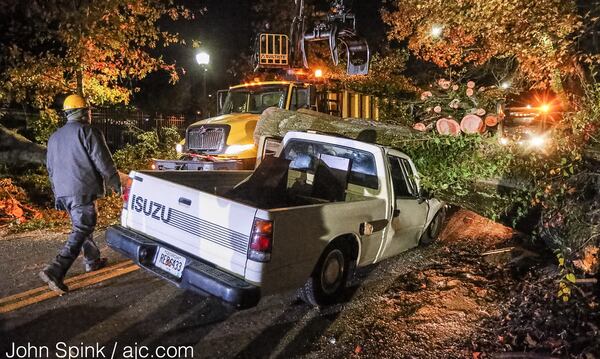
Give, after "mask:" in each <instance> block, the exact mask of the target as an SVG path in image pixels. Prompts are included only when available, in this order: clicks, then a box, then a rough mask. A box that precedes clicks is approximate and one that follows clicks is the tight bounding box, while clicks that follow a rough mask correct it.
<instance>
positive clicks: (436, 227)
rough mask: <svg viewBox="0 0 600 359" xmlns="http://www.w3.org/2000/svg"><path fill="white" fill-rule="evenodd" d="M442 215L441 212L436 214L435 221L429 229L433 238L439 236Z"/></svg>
mask: <svg viewBox="0 0 600 359" xmlns="http://www.w3.org/2000/svg"><path fill="white" fill-rule="evenodd" d="M441 219H442V216H441V214H439V213H438V214H436V216H435V217H434V218H433V221H432V223H431V227H430V230H429V236H430V237H432V238H435V237H437V235H438V234H439V231H440V227H441V225H442V220H441Z"/></svg>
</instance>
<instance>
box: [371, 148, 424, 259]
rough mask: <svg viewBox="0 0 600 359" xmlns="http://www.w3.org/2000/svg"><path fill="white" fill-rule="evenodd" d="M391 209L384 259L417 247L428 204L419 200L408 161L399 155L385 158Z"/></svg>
mask: <svg viewBox="0 0 600 359" xmlns="http://www.w3.org/2000/svg"><path fill="white" fill-rule="evenodd" d="M387 161H388V166H389V169H390V175H391V182H392V192H393V197H394V201H393V203H394V208H393V214H392V220H391V223H390V225H389V227H388V231H387V235H386V245H385V249H384V251H383V253H382V256H383V258H387V257H391V256H394V255H396V254H398V253H400V252H402V251H404V250H406V249H408V248H411V247H414V246H416V245H417V244H418V243H419V237H420V236H421V233H422V232H423V228H424V226H425V223H426V219H427V213H428V211H429V204H428V203H427V201H422V200H420V199H419V188H418V180H417V176H416V172H415V169H414V168H413V166H412V165H411V162H410V160H409V159H408V157H406V156H405V155H403V154H401V153H400V152H398V153H396V151H394V153H392V152H390V153H389V154H388V156H387Z"/></svg>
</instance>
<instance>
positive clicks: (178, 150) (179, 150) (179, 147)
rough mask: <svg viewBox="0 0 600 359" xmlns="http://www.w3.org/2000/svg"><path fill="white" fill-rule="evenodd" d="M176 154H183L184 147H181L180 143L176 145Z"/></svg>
mask: <svg viewBox="0 0 600 359" xmlns="http://www.w3.org/2000/svg"><path fill="white" fill-rule="evenodd" d="M175 152H177V153H181V152H183V146H182V145H181V143H178V144H176V145H175Z"/></svg>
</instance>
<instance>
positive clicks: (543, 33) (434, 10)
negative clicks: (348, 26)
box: [382, 0, 598, 87]
mask: <svg viewBox="0 0 600 359" xmlns="http://www.w3.org/2000/svg"><path fill="white" fill-rule="evenodd" d="M382 16H383V19H384V21H385V22H386V23H387V24H388V25H389V26H390V29H389V32H388V37H389V39H391V40H397V41H406V42H407V45H408V48H409V49H410V50H411V51H412V52H413V53H414V54H415V55H417V56H418V57H419V58H421V59H423V60H426V61H431V62H433V63H435V64H436V65H438V66H440V67H451V66H462V65H465V64H477V65H482V64H485V63H487V62H489V61H490V60H492V59H498V58H501V59H516V60H517V63H518V65H519V70H520V74H521V75H522V76H523V77H524V78H525V79H526V80H528V82H530V83H532V84H534V85H537V86H539V87H543V86H547V85H551V84H552V85H555V86H560V81H559V80H560V79H561V78H564V77H565V76H569V75H574V74H576V73H577V72H578V71H580V69H581V67H580V66H579V63H581V62H591V61H595V60H596V61H597V60H598V57H597V56H595V57H594V55H590V54H585V53H582V52H581V51H580V49H579V48H578V46H577V45H578V42H577V40H578V38H579V36H580V35H581V34H582V33H583V30H584V28H585V24H586V22H587V21H595V20H594V19H589V18H588V17H586V16H585V15H582V14H579V13H578V11H577V7H576V2H575V0H567V1H565V0H536V1H529V0H490V1H478V0H447V1H441V0H429V1H420V0H397V1H395V2H394V8H393V9H391V10H384V11H383V12H382ZM435 27H437V28H438V29H439V30H441V33H440V34H434V33H433V32H432V30H433V29H434V28H435ZM436 35H438V36H436Z"/></svg>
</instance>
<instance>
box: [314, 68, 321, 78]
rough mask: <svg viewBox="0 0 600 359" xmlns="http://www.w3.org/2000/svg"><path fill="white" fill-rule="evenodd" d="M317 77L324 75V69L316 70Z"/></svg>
mask: <svg viewBox="0 0 600 359" xmlns="http://www.w3.org/2000/svg"><path fill="white" fill-rule="evenodd" d="M315 77H323V70H321V69H316V70H315Z"/></svg>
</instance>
